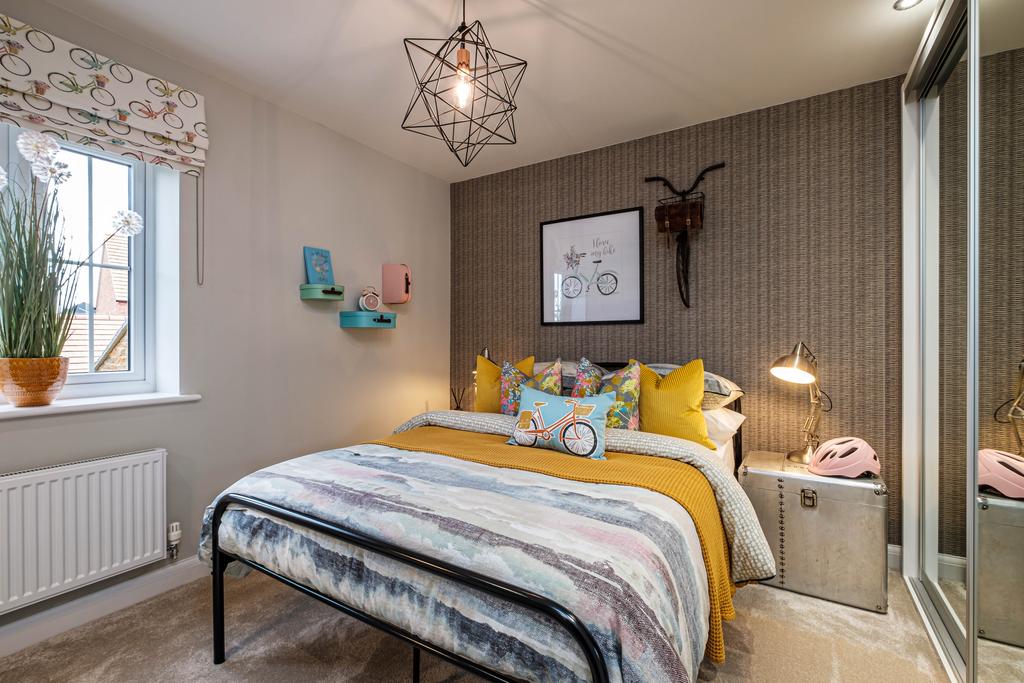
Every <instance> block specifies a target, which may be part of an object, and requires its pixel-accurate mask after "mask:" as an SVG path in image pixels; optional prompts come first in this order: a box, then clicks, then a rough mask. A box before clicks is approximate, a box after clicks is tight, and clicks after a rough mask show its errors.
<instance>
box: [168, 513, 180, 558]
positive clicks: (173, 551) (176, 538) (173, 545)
mask: <svg viewBox="0 0 1024 683" xmlns="http://www.w3.org/2000/svg"><path fill="white" fill-rule="evenodd" d="M179 543H181V522H171V523H170V524H168V525H167V554H168V555H170V557H171V559H172V560H176V559H178V544H179Z"/></svg>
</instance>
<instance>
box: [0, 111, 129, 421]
mask: <svg viewBox="0 0 1024 683" xmlns="http://www.w3.org/2000/svg"><path fill="white" fill-rule="evenodd" d="M17 147H18V151H19V152H20V153H21V155H22V156H23V157H24V158H25V160H26V161H27V162H28V163H29V164H30V166H31V169H32V172H31V177H30V179H29V182H28V183H27V184H26V183H23V182H8V176H7V173H6V172H5V171H4V170H3V169H0V392H2V393H3V395H4V397H5V398H6V399H7V401H8V402H10V403H12V404H13V405H15V406H41V405H48V404H50V403H52V402H53V400H54V399H55V398H56V397H57V394H59V393H60V391H61V389H63V387H64V382H65V381H66V380H67V375H68V359H67V358H64V357H61V351H62V350H63V348H64V344H65V342H66V341H67V339H68V335H69V334H70V333H71V323H72V320H73V319H74V316H75V312H76V309H77V306H78V304H77V302H75V301H74V296H75V291H76V285H77V282H78V271H79V269H80V268H81V264H78V265H76V264H74V263H71V262H69V260H68V259H69V256H70V251H69V249H70V246H69V242H68V240H67V238H66V236H65V234H64V225H63V220H62V217H61V209H60V204H59V202H58V201H57V189H58V187H59V186H60V185H61V183H63V182H65V181H66V180H67V179H68V178H69V177H70V173H69V172H68V170H67V165H66V164H63V163H61V162H59V161H57V155H58V154H59V152H60V147H59V146H58V144H57V143H56V141H55V140H53V138H51V137H49V136H47V135H44V134H42V133H37V132H35V131H25V132H24V133H22V134H21V135H20V136H19V137H18V141H17ZM113 228H114V230H113V232H112V233H111V235H110V236H109V237H107V239H106V240H104V241H103V244H106V242H107V241H109V240H110V239H111V238H112V237H113V236H114V235H127V236H131V235H136V234H138V233H139V232H141V230H142V218H141V216H139V215H138V214H137V213H135V212H134V211H119V212H118V213H117V214H116V215H115V217H114V225H113ZM103 244H100V246H99V247H97V249H99V248H100V247H102V246H103ZM93 253H95V250H94V251H93ZM90 258H91V255H90ZM88 260H89V259H86V261H88Z"/></svg>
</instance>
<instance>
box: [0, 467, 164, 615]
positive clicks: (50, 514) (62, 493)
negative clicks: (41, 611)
mask: <svg viewBox="0 0 1024 683" xmlns="http://www.w3.org/2000/svg"><path fill="white" fill-rule="evenodd" d="M166 458H167V451H165V450H163V449H162V448H158V449H153V450H148V451H141V452H138V453H127V454H125V455H112V456H110V457H106V458H95V459H92V460H83V461H81V462H73V463H69V464H67V465H57V466H54V467H42V468H39V469H34V470H26V471H24V472H14V473H12V474H4V475H0V614H3V613H5V612H10V611H11V610H15V609H18V608H20V607H24V606H25V605H31V604H32V603H34V602H39V601H40V600H45V599H46V598H49V597H52V596H54V595H59V594H61V593H65V592H67V591H69V590H73V589H75V588H79V587H81V586H84V585H86V584H90V583H93V582H95V581H99V580H101V579H105V578H107V577H110V576H114V575H115V574H120V573H121V572H125V571H128V570H129V569H134V568H136V567H139V566H142V565H144V564H148V563H150V562H155V561H157V560H162V559H163V558H164V556H165V554H166V551H167V541H166V535H165V531H164V530H165V529H166V526H167V524H166V521H167V520H166V517H167V515H166V509H165V505H164V502H165V500H166V496H165V482H166V476H165V474H166Z"/></svg>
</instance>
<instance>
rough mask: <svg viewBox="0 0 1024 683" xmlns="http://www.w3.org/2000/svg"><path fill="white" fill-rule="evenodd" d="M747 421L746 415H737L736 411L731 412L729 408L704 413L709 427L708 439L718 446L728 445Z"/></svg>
mask: <svg viewBox="0 0 1024 683" xmlns="http://www.w3.org/2000/svg"><path fill="white" fill-rule="evenodd" d="M746 419H747V416H746V415H743V414H742V413H737V412H736V411H735V410H729V409H728V408H715V409H714V410H705V411H704V421H705V422H706V423H707V425H708V438H709V439H711V440H712V441H714V442H715V443H716V444H724V443H727V442H728V441H729V439H731V438H732V437H734V436H736V432H738V431H739V430H740V425H742V424H743V421H744V420H746Z"/></svg>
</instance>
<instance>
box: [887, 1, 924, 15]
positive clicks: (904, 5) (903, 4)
mask: <svg viewBox="0 0 1024 683" xmlns="http://www.w3.org/2000/svg"><path fill="white" fill-rule="evenodd" d="M921 2H923V0H896V2H894V3H892V8H893V9H894V10H899V11H901V12H902V11H903V10H905V9H910V8H911V7H917V6H918V5H920V4H921Z"/></svg>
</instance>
